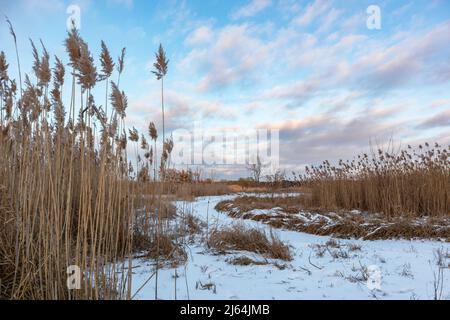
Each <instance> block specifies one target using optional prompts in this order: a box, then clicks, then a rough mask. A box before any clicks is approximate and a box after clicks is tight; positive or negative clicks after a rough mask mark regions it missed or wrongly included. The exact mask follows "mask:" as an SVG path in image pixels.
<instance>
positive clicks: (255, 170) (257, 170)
mask: <svg viewBox="0 0 450 320" xmlns="http://www.w3.org/2000/svg"><path fill="white" fill-rule="evenodd" d="M247 170H248V171H250V173H251V177H252V179H253V180H254V181H255V182H258V183H259V181H260V180H261V172H262V164H261V159H260V158H259V155H257V156H256V163H252V164H250V165H249V166H248V167H247Z"/></svg>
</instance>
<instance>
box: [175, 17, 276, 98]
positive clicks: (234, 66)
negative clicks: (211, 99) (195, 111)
mask: <svg viewBox="0 0 450 320" xmlns="http://www.w3.org/2000/svg"><path fill="white" fill-rule="evenodd" d="M255 32H256V31H255V30H254V29H252V28H251V27H250V26H249V25H247V24H243V25H228V26H226V27H224V28H222V29H220V30H217V31H216V32H215V34H214V36H213V38H214V40H213V41H212V42H210V43H209V45H208V46H207V47H201V48H200V47H194V48H193V49H192V50H191V51H190V53H189V54H188V55H187V57H186V58H185V59H184V60H183V62H182V65H184V66H189V68H194V70H195V72H197V74H200V75H201V76H200V79H199V81H198V85H197V87H198V90H199V91H201V92H206V91H211V90H216V89H218V88H226V87H229V86H231V85H233V84H236V83H242V82H245V81H249V80H251V79H253V78H252V77H253V76H254V75H255V73H254V71H255V70H256V69H257V68H262V67H263V66H264V65H268V64H269V63H270V55H269V47H268V46H267V44H266V43H264V42H263V41H262V40H260V39H259V38H258V37H256V36H255V35H254V33H255Z"/></svg>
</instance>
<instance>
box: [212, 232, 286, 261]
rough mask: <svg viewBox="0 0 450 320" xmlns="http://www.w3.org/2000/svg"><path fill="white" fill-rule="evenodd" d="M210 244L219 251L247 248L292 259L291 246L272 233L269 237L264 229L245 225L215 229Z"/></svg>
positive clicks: (275, 256)
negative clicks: (250, 227)
mask: <svg viewBox="0 0 450 320" xmlns="http://www.w3.org/2000/svg"><path fill="white" fill-rule="evenodd" d="M207 244H208V246H209V247H210V248H213V249H214V250H216V251H217V252H226V251H227V250H245V251H251V252H256V253H258V254H261V255H264V256H266V257H267V258H273V259H281V260H287V261H290V260H292V255H291V252H290V249H289V246H288V245H286V244H284V243H283V242H282V241H281V240H280V239H278V237H277V236H276V235H275V234H273V233H272V232H271V233H270V235H269V237H267V235H266V233H265V232H264V231H261V230H258V229H249V228H246V227H244V226H243V225H234V226H232V227H230V228H227V229H222V230H215V231H213V232H212V233H211V235H210V236H209V239H208V242H207Z"/></svg>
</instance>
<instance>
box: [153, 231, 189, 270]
mask: <svg viewBox="0 0 450 320" xmlns="http://www.w3.org/2000/svg"><path fill="white" fill-rule="evenodd" d="M147 248H148V250H147V251H146V257H147V258H150V259H154V260H156V261H157V262H158V263H160V262H162V263H170V264H171V266H172V267H174V266H177V265H179V264H180V263H181V262H183V261H186V259H187V253H186V250H185V249H184V247H183V245H182V244H181V243H180V242H178V241H177V239H176V237H175V236H173V235H168V234H165V233H164V234H160V236H159V239H157V238H156V237H155V238H154V239H152V240H150V242H149V245H148V247H147Z"/></svg>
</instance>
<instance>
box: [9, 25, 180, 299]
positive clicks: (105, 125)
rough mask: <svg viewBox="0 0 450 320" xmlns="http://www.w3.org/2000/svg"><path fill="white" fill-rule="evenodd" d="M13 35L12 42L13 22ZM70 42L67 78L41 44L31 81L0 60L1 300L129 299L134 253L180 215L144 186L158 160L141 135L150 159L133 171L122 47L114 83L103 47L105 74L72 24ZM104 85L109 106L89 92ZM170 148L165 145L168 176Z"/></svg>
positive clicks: (132, 133)
mask: <svg viewBox="0 0 450 320" xmlns="http://www.w3.org/2000/svg"><path fill="white" fill-rule="evenodd" d="M11 33H12V35H13V37H14V41H15V42H16V35H15V33H14V30H13V29H12V26H11ZM65 45H66V50H67V53H68V55H69V64H68V66H69V68H70V72H68V73H66V71H65V66H64V64H63V63H62V62H61V60H60V59H59V58H55V67H54V68H53V69H51V67H50V62H51V61H50V59H51V58H50V54H49V53H48V52H47V50H46V48H45V47H44V45H43V43H42V42H41V46H40V50H39V48H38V47H37V46H36V45H35V44H34V43H33V42H32V43H31V46H32V53H33V58H34V62H33V73H34V75H33V76H29V75H26V76H25V78H24V79H25V80H24V83H23V84H22V79H21V76H20V78H19V83H16V80H15V79H12V78H10V75H9V72H8V68H9V65H8V63H7V61H6V56H5V54H4V53H3V52H2V53H1V54H0V176H1V180H0V298H13V299H124V298H130V297H131V281H130V280H131V259H132V253H133V250H135V249H136V248H138V247H141V246H143V245H147V246H150V247H151V248H153V247H155V245H154V240H155V239H157V240H158V241H159V236H158V235H157V236H156V238H155V232H156V231H158V230H159V231H160V233H163V231H164V229H163V226H162V225H161V221H162V220H163V219H167V218H170V217H171V216H173V215H174V208H172V207H171V206H170V205H168V204H167V203H166V202H165V201H164V200H163V199H162V198H161V188H159V185H155V186H151V185H150V184H148V183H146V182H148V181H149V180H150V177H151V172H150V170H149V169H150V168H151V165H152V164H153V163H155V162H156V157H153V156H151V155H150V153H149V149H148V145H147V144H146V143H145V137H144V135H141V139H142V141H141V142H142V144H141V147H143V148H142V149H144V150H143V151H144V152H145V160H144V161H141V160H140V156H139V154H138V151H136V156H137V158H138V160H137V163H136V165H135V166H134V167H133V166H132V164H131V163H129V162H128V160H127V152H126V149H127V143H128V140H129V141H130V142H131V143H133V142H134V143H136V144H137V143H138V140H139V133H138V132H137V130H136V129H134V128H133V130H129V135H127V131H126V127H125V123H124V119H125V116H126V109H127V97H126V95H125V93H124V92H123V91H122V90H121V89H120V86H119V83H120V76H121V74H122V72H123V69H124V55H125V49H123V50H122V54H121V56H120V57H119V61H118V63H117V72H118V81H117V83H116V82H114V81H110V78H111V76H112V73H113V72H114V67H115V63H114V62H113V61H112V59H111V55H110V53H109V51H108V48H107V46H106V44H105V43H103V42H102V45H101V48H102V51H101V54H100V64H101V68H100V69H99V70H98V69H97V67H96V65H95V63H94V58H93V56H92V54H91V52H90V50H89V46H88V44H87V43H86V42H85V41H84V40H83V39H82V38H81V36H80V34H79V32H78V30H76V28H75V27H73V28H72V30H71V31H70V32H69V33H68V36H67V39H66V40H65ZM39 51H41V52H39ZM17 59H18V61H17V63H18V67H19V68H18V69H19V75H20V62H19V56H17ZM66 75H71V80H72V81H71V83H69V85H70V87H71V97H70V106H69V108H68V112H67V111H66V109H65V106H64V103H63V100H64V99H63V97H62V93H63V86H64V85H65V80H66V79H65V78H66ZM32 79H33V80H34V79H36V80H35V81H32ZM102 81H105V85H106V86H105V87H106V98H107V99H106V101H105V106H104V107H101V106H99V105H98V104H97V103H96V102H95V98H94V96H93V95H92V94H91V92H92V90H93V88H94V87H95V86H96V85H97V84H98V83H100V82H102ZM109 81H110V84H111V92H110V93H109V92H108V88H109ZM22 86H23V90H22ZM18 88H20V90H18ZM76 93H79V96H78V95H77V94H76ZM108 97H109V101H108ZM108 103H110V104H111V106H112V110H111V113H110V114H109V113H107V107H108ZM152 138H153V137H152ZM155 141H156V138H155ZM172 146H173V143H172V142H171V141H164V148H163V150H164V151H163V155H162V157H161V167H160V170H162V171H164V169H165V167H166V162H167V159H168V157H169V155H170V152H171V147H172ZM136 149H137V148H136ZM145 172H146V173H147V175H146V176H145V174H143V173H145ZM154 178H155V176H154ZM158 189H159V190H158ZM143 194H145V195H146V196H145V197H143V196H142V195H143ZM136 208H142V212H141V215H139V214H137V211H136ZM155 212H156V213H155ZM139 216H140V218H141V221H139V226H138V225H137V224H136V220H135V219H137V218H138V217H139ZM155 225H157V226H158V228H155V227H154V226H155ZM134 236H136V237H134ZM168 247H169V246H168V245H167V242H165V240H164V239H163V240H162V243H160V245H159V246H156V248H157V250H159V249H161V250H162V253H161V254H166V253H167V251H168V250H169V249H168ZM151 248H150V250H151ZM71 265H76V266H78V267H80V269H81V271H82V272H84V275H85V276H83V277H82V279H81V289H80V290H73V291H71V290H68V288H67V285H66V280H67V273H66V270H67V267H68V266H71ZM127 269H128V272H127V271H126V270H127ZM117 270H121V271H122V272H117Z"/></svg>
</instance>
